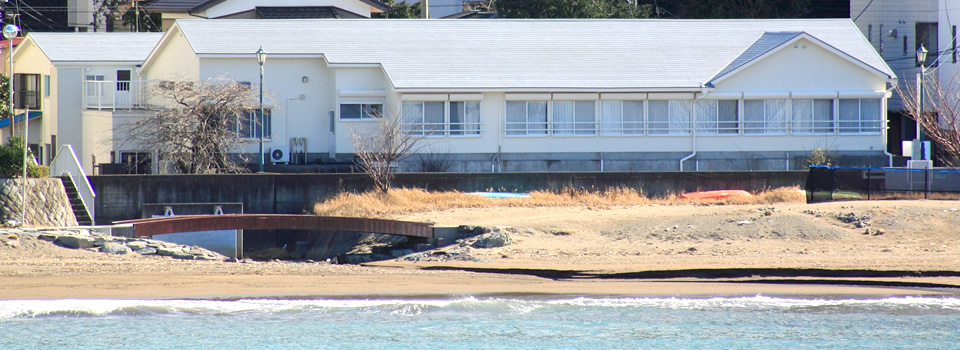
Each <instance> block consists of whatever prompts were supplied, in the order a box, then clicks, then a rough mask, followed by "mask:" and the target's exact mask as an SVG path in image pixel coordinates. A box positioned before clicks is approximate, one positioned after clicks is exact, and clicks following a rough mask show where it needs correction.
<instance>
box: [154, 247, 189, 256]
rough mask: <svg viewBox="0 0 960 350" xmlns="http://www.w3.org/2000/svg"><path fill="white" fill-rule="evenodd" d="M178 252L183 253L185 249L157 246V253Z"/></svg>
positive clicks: (169, 254)
mask: <svg viewBox="0 0 960 350" xmlns="http://www.w3.org/2000/svg"><path fill="white" fill-rule="evenodd" d="M178 253H180V254H182V253H183V250H182V249H180V248H165V247H161V248H157V255H162V256H172V255H174V254H178ZM191 256H192V255H191Z"/></svg>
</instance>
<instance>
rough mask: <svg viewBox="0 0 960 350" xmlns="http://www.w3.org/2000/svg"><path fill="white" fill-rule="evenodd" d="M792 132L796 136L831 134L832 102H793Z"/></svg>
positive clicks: (830, 100) (832, 123)
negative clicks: (796, 134)
mask: <svg viewBox="0 0 960 350" xmlns="http://www.w3.org/2000/svg"><path fill="white" fill-rule="evenodd" d="M791 107H792V108H793V131H794V132H795V133H798V134H832V133H833V128H834V122H833V100H832V99H829V100H803V99H801V100H793V104H792V106H791Z"/></svg>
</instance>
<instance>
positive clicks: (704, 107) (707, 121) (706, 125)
mask: <svg viewBox="0 0 960 350" xmlns="http://www.w3.org/2000/svg"><path fill="white" fill-rule="evenodd" d="M695 111H696V117H697V133H699V134H705V135H712V134H716V133H717V100H700V101H697V104H696V110H695Z"/></svg>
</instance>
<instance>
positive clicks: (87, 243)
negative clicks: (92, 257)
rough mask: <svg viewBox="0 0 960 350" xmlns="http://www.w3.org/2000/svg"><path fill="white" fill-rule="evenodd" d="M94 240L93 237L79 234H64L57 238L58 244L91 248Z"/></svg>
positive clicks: (75, 247)
mask: <svg viewBox="0 0 960 350" xmlns="http://www.w3.org/2000/svg"><path fill="white" fill-rule="evenodd" d="M93 242H94V239H93V237H88V236H78V235H63V236H60V237H57V240H56V243H57V244H60V245H61V246H64V247H67V248H73V249H82V248H91V247H93Z"/></svg>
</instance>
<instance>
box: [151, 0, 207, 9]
mask: <svg viewBox="0 0 960 350" xmlns="http://www.w3.org/2000/svg"><path fill="white" fill-rule="evenodd" d="M210 1H211V0H153V2H151V3H149V4H147V6H144V8H145V9H147V10H181V11H187V10H194V9H195V8H198V7H200V6H201V5H203V4H204V3H207V2H210Z"/></svg>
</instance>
